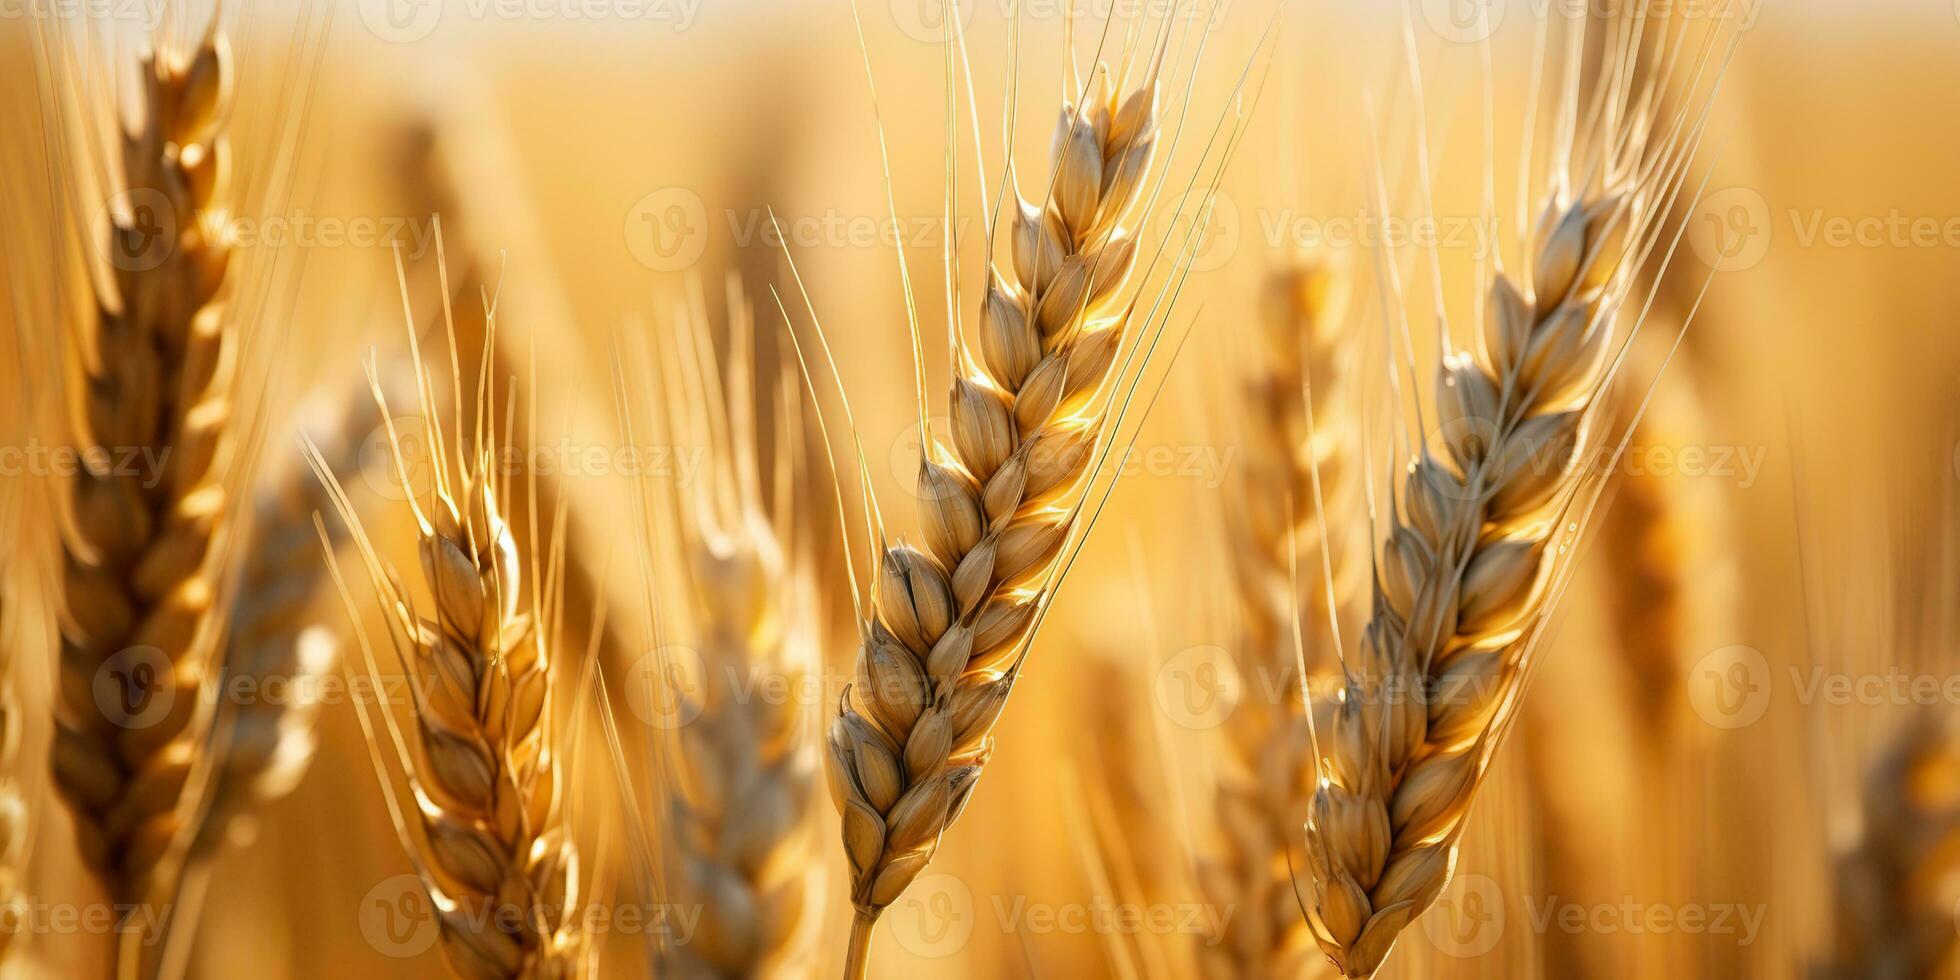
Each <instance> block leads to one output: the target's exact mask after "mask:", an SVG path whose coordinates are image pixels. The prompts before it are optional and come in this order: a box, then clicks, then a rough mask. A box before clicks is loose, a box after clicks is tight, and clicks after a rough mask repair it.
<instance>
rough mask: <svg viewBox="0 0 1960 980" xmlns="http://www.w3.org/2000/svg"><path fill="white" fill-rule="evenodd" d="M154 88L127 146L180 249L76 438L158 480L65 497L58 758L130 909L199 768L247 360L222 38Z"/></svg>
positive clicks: (93, 850)
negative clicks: (237, 345)
mask: <svg viewBox="0 0 1960 980" xmlns="http://www.w3.org/2000/svg"><path fill="white" fill-rule="evenodd" d="M143 77H144V88H143V102H144V108H145V110H146V111H145V113H144V118H143V120H142V122H141V124H140V126H139V127H138V128H137V129H135V130H134V131H133V132H131V133H128V134H127V135H126V139H125V142H124V145H123V159H124V169H125V176H126V177H127V180H128V182H129V186H131V187H134V188H138V189H141V190H143V191H146V192H149V193H152V194H154V195H156V200H160V201H162V202H164V203H165V204H166V205H167V207H168V209H169V213H168V214H166V215H165V216H164V217H165V218H166V219H170V220H174V222H175V224H174V227H175V229H176V230H177V232H178V236H177V238H176V240H175V241H174V242H170V243H167V245H166V248H167V249H168V254H167V256H165V257H164V258H163V260H162V261H161V262H160V263H159V264H157V265H155V267H154V268H139V266H141V265H145V264H147V263H123V266H125V267H123V268H119V269H118V270H117V272H116V275H115V277H114V290H113V292H114V295H113V296H111V295H108V294H107V292H106V290H105V291H103V292H102V294H101V295H99V296H98V298H97V305H98V309H99V315H98V316H97V317H96V318H95V319H94V320H93V321H92V323H91V326H92V330H91V331H90V333H89V335H88V336H86V337H85V338H84V339H83V341H82V342H83V344H84V349H85V355H84V356H85V361H84V365H83V371H84V374H85V377H84V379H83V380H84V382H85V384H84V386H83V390H82V391H81V393H80V404H79V405H77V406H75V413H74V420H73V432H74V439H75V443H76V446H77V448H78V449H79V450H82V451H83V452H84V453H85V458H90V457H93V458H96V459H98V460H100V459H104V458H106V459H109V460H117V459H126V457H124V456H122V455H121V453H119V452H118V450H120V451H122V452H123V453H126V452H128V451H130V450H136V449H142V450H150V451H153V452H154V453H155V454H156V455H155V458H156V459H158V460H160V461H161V471H160V472H155V473H151V472H148V469H149V468H148V467H133V468H132V467H127V466H103V467H92V468H90V469H89V470H88V471H85V472H80V473H77V474H76V475H75V476H74V477H72V478H71V479H70V480H69V481H68V487H67V493H66V505H67V514H66V517H67V521H66V526H65V528H64V534H63V549H64V553H65V557H66V567H65V574H64V576H63V580H62V588H63V599H64V610H65V616H64V617H63V619H62V639H61V656H60V697H59V701H58V705H57V718H56V730H55V739H54V747H53V753H52V754H53V767H54V781H55V786H56V788H57V790H58V791H59V792H60V793H61V795H62V798H63V799H64V800H65V802H66V803H67V804H68V808H69V810H70V812H71V814H72V815H73V816H74V819H75V829H76V837H77V840H78V842H79V844H80V846H81V850H82V855H83V858H84V860H85V861H86V863H87V864H88V866H89V868H90V869H91V870H93V871H94V872H95V874H96V875H97V876H98V877H99V878H100V879H101V880H102V882H103V883H104V885H105V886H106V887H107V888H108V889H109V890H110V892H111V893H112V894H113V895H114V896H116V900H118V901H132V900H139V899H140V898H141V897H142V896H143V895H144V893H145V891H146V890H147V888H148V886H149V884H150V883H151V878H152V876H153V873H154V872H155V871H156V870H157V866H158V864H159V862H160V861H161V860H162V859H163V857H164V856H165V855H166V853H167V852H168V851H169V849H170V847H171V846H172V842H173V841H174V839H175V837H176V835H177V832H178V821H179V818H178V816H177V814H176V813H175V810H176V806H177V803H178V798H179V796H180V794H181V793H182V792H183V790H184V787H185V783H186V780H187V778H188V777H189V774H190V772H191V769H192V766H193V763H194V762H195V761H196V759H197V740H198V735H197V733H196V732H195V731H193V730H192V729H193V728H195V727H196V726H194V725H192V721H193V719H194V716H195V714H196V711H195V709H196V706H197V704H198V700H199V698H198V692H199V687H200V685H201V684H202V683H203V682H204V679H205V677H206V674H207V671H208V667H209V665H208V663H207V662H206V661H207V659H208V658H209V656H210V650H209V649H208V646H209V644H208V642H207V637H208V636H209V635H211V632H212V630H213V627H214V624H213V623H212V617H214V616H216V615H218V612H217V610H216V609H215V608H214V603H215V601H216V594H217V586H216V582H215V581H214V575H215V571H214V568H213V563H212V562H210V561H209V560H208V559H209V558H210V557H211V556H212V554H213V551H214V549H213V546H212V542H213V540H214V538H215V537H216V536H217V535H218V534H219V533H220V531H221V528H222V524H223V522H224V520H225V518H226V509H227V506H228V500H227V498H228V492H227V489H226V487H225V483H224V481H223V475H224V472H225V468H226V466H227V463H228V459H229V456H230V454H231V439H232V429H233V427H232V419H231V414H232V405H231V402H230V400H229V399H228V396H227V389H228V384H229V376H230V372H231V370H232V365H231V363H230V362H231V360H232V359H233V358H234V357H235V356H236V352H234V351H230V350H228V348H229V347H230V345H231V342H232V338H233V335H234V329H233V327H232V326H231V324H230V322H229V321H230V317H229V316H227V313H226V302H225V299H224V298H223V295H224V294H223V290H224V286H225V283H226V269H227V266H228V264H229V259H230V249H229V248H228V247H227V245H226V243H225V242H224V241H223V240H222V239H218V238H208V237H205V235H204V234H203V225H202V224H201V223H200V220H199V219H200V216H202V215H207V214H211V213H214V211H215V210H216V209H219V208H221V207H222V206H223V205H224V204H225V202H226V200H227V195H228V192H229V188H228V186H227V167H228V162H227V161H228V155H229V148H228V142H227V136H226V126H225V116H226V109H227V106H228V104H229V99H230V88H231V55H230V51H229V48H228V47H227V45H226V42H225V38H224V35H223V34H221V33H219V32H218V30H217V28H216V25H215V23H214V24H213V26H212V29H211V30H210V31H209V32H207V33H206V34H205V36H204V38H203V40H202V41H201V42H200V43H199V44H198V45H197V46H196V47H195V49H194V50H192V51H191V52H190V53H189V54H188V56H182V57H180V56H176V55H173V54H172V53H171V52H169V51H159V52H157V53H155V54H152V55H150V56H148V57H147V58H146V62H145V66H144V71H143ZM140 217H143V216H142V215H119V216H117V217H116V218H115V221H114V224H113V226H112V228H111V238H112V241H111V244H110V247H111V248H114V249H121V253H120V254H122V255H127V256H136V255H141V254H143V253H144V250H145V239H144V236H145V235H147V234H150V232H149V231H148V230H146V229H144V228H142V227H139V226H138V225H137V224H136V221H137V220H138V218H140ZM151 217H153V216H151ZM104 452H106V453H107V454H108V455H107V456H106V457H103V456H101V455H99V454H101V453H104ZM105 681H107V682H113V683H119V684H121V685H123V686H122V688H121V690H120V691H119V692H117V694H118V696H120V697H122V698H123V699H124V703H123V704H122V705H121V706H120V707H121V708H126V709H128V710H127V711H122V712H121V713H120V715H119V714H118V711H117V710H114V709H113V708H112V707H111V706H109V705H104V704H100V703H99V702H98V697H97V695H98V693H100V689H99V687H98V685H100V684H103V683H104V682H105ZM151 708H160V709H161V711H160V712H152V711H150V710H149V709H151Z"/></svg>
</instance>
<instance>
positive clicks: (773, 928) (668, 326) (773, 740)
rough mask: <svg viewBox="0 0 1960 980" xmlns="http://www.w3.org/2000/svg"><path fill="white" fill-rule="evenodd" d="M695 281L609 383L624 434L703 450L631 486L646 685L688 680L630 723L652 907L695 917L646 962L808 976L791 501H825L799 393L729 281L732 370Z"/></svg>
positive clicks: (805, 546)
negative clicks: (763, 404) (649, 656)
mask: <svg viewBox="0 0 1960 980" xmlns="http://www.w3.org/2000/svg"><path fill="white" fill-rule="evenodd" d="M689 285H690V290H689V292H690V299H691V302H690V303H689V304H688V305H687V306H686V307H684V308H683V309H681V310H680V311H679V312H678V313H677V314H676V315H675V318H674V320H673V321H671V322H668V323H664V324H662V325H661V326H660V327H657V328H654V329H652V330H648V331H640V332H638V333H636V334H635V335H633V336H630V337H628V338H627V340H628V343H629V344H630V346H631V348H632V352H633V353H634V354H636V355H637V357H636V360H637V363H638V365H639V367H638V369H637V370H636V371H635V372H634V373H635V374H636V375H637V377H636V378H626V377H622V379H621V381H622V384H621V385H620V403H621V411H622V413H623V414H624V415H625V416H627V417H626V418H623V419H622V428H624V429H626V430H627V431H628V432H635V431H646V432H651V433H653V437H654V440H655V442H656V443H657V444H660V445H668V446H673V447H676V449H677V450H679V451H681V452H686V453H689V454H690V455H698V457H699V458H700V462H699V463H698V464H691V465H689V466H688V467H687V469H690V470H693V471H694V473H695V477H694V479H693V480H691V481H687V480H681V479H679V478H676V479H674V480H672V481H671V482H670V481H669V480H667V479H664V478H656V477H655V476H654V475H652V474H647V475H646V476H645V477H644V478H643V479H642V480H641V482H640V488H639V489H640V496H641V501H640V504H641V507H640V510H641V514H642V515H643V518H642V520H641V521H640V524H639V527H640V530H641V532H642V549H641V550H642V552H643V554H644V556H645V567H646V569H647V576H648V583H647V587H648V589H649V593H648V597H647V602H648V606H649V608H655V609H659V610H661V611H662V615H661V616H660V617H659V621H658V622H657V623H656V624H655V625H656V627H657V634H656V636H657V639H658V643H657V644H656V647H657V649H658V650H659V651H662V652H661V653H660V656H661V658H662V668H663V669H658V670H656V671H654V672H653V677H654V678H676V677H684V678H685V683H678V684H675V685H672V686H671V688H670V689H669V690H667V691H666V692H665V697H664V698H663V703H667V704H670V705H672V710H671V711H670V712H665V713H664V716H665V717H664V719H648V718H642V719H641V721H642V722H645V723H647V724H649V725H650V726H654V727H657V728H658V729H659V730H658V731H655V732H653V733H652V734H653V736H654V737H653V738H652V739H650V741H651V742H652V747H653V750H654V751H655V752H656V753H657V754H658V755H659V756H660V758H659V759H658V760H657V771H658V772H660V773H661V774H663V775H664V777H665V782H666V785H664V786H658V787H656V793H655V799H654V801H653V807H655V808H658V809H659V813H660V816H661V819H658V820H655V821H648V823H649V824H650V825H651V826H654V827H656V828H658V832H659V833H658V839H657V840H650V841H648V842H647V843H648V844H650V845H652V847H654V848H657V849H661V850H663V851H664V855H663V859H662V860H661V862H660V866H659V868H657V869H654V870H655V873H656V874H661V872H663V871H664V874H661V878H662V880H661V885H662V895H661V900H662V901H663V902H665V903H667V904H668V905H669V906H671V907H676V908H698V909H699V910H700V919H699V921H698V922H697V923H696V925H695V927H694V928H693V930H692V932H691V934H690V935H688V936H686V937H679V938H676V939H675V940H674V941H670V942H668V943H666V944H663V947H662V948H661V949H660V950H659V951H658V958H659V962H658V964H657V968H656V972H657V973H659V974H660V975H663V976H676V977H735V976H774V975H779V974H789V973H807V972H808V971H809V970H811V969H812V968H813V967H814V965H815V961H814V957H815V952H816V950H815V939H816V930H817V928H818V927H819V926H820V925H821V922H822V918H823V915H822V909H823V903H822V898H821V894H822V886H823V879H824V876H823V874H822V873H821V870H817V869H812V867H811V863H810V862H811V861H812V859H813V857H814V855H813V854H812V853H811V852H812V842H813V837H814V831H815V817H816V813H815V809H814V808H815V805H816V799H817V792H818V789H817V781H816V772H817V753H816V741H817V729H816V718H815V715H816V712H815V706H814V704H813V703H812V701H811V699H810V698H809V697H808V694H807V692H808V690H809V682H810V681H811V680H813V679H814V676H815V672H816V669H817V655H818V644H819V642H820V638H821V635H822V624H821V623H820V622H819V621H818V618H817V615H816V609H815V605H814V591H815V583H814V580H813V559H814V556H813V554H812V549H811V542H810V540H809V539H808V537H807V535H805V534H803V533H802V531H801V528H802V525H803V523H804V517H803V515H802V514H801V513H800V510H801V507H802V505H800V504H799V503H798V501H799V500H808V499H813V498H814V499H821V497H816V496H815V495H811V494H809V493H808V492H807V487H806V486H805V484H806V483H807V481H806V480H805V479H803V477H802V475H801V474H799V473H798V472H797V469H798V465H797V464H796V462H795V461H796V460H798V459H800V458H801V457H802V456H803V452H804V451H803V448H802V447H801V445H800V442H799V440H800V438H801V436H800V431H799V430H800V428H801V425H802V410H801V405H800V398H801V395H802V393H801V390H800V388H798V387H796V386H794V385H790V384H786V383H776V384H771V385H761V384H758V378H757V375H756V367H755V358H754V349H753V345H754V332H755V317H754V315H753V312H752V310H751V307H750V305H749V300H748V298H747V296H746V295H745V294H744V293H743V292H742V290H741V287H740V285H739V283H737V282H736V281H735V280H734V279H733V278H732V277H731V278H730V280H729V284H728V289H727V307H728V319H727V330H726V335H727V338H728V347H729V356H728V358H727V361H726V363H725V364H724V363H723V361H722V359H721V358H720V357H718V356H717V354H716V352H715V344H714V340H713V338H712V337H711V336H710V331H709V330H708V319H709V315H708V312H707V308H706V307H707V304H706V301H705V297H704V296H703V295H702V291H701V288H700V285H699V282H698V281H693V282H690V284H689ZM781 380H782V379H779V382H780V381H781ZM640 392H656V393H658V394H656V395H655V396H654V397H653V398H651V399H646V398H644V397H643V396H641V395H639V394H637V393H640ZM758 392H762V393H764V394H765V397H771V398H773V402H774V404H775V405H776V406H777V412H776V417H777V419H778V421H777V424H776V431H777V433H778V434H779V438H778V439H777V441H776V448H775V452H774V453H773V454H765V452H764V451H763V449H762V448H761V445H760V441H759V439H758V434H757V425H756V417H757V415H758V411H757V408H756V405H757V402H758V400H759V399H758ZM765 467H767V468H770V469H773V470H774V472H773V474H772V477H773V485H774V487H775V488H776V492H775V494H774V495H773V500H771V499H769V498H768V497H766V496H765V492H764V489H763V488H764V479H763V470H764V468H765ZM663 570H664V571H665V574H662V573H663ZM683 661H685V662H683ZM668 699H671V700H668ZM657 721H664V724H659V725H656V724H655V723H656V722H657Z"/></svg>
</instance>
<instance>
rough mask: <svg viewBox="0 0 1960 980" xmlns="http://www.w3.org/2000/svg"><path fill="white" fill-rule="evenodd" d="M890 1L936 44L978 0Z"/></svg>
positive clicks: (903, 19) (899, 16)
mask: <svg viewBox="0 0 1960 980" xmlns="http://www.w3.org/2000/svg"><path fill="white" fill-rule="evenodd" d="M1956 2H1960V0H1956ZM891 4H892V21H893V23H896V24H897V25H898V29H899V31H900V32H902V33H903V34H904V35H905V36H906V37H909V38H911V39H912V40H914V41H924V42H925V43H927V44H937V43H939V42H941V41H944V40H946V39H947V38H949V37H952V36H953V30H952V18H953V17H954V16H958V17H959V19H960V22H959V23H960V29H961V30H964V29H966V28H967V27H969V26H971V25H972V23H973V12H974V11H975V10H977V9H979V6H980V0H966V2H965V3H961V2H960V0H891Z"/></svg>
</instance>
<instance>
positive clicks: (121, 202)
mask: <svg viewBox="0 0 1960 980" xmlns="http://www.w3.org/2000/svg"><path fill="white" fill-rule="evenodd" d="M96 225H97V228H98V230H99V231H100V232H101V233H102V234H103V235H104V236H106V237H105V239H104V240H105V241H107V242H108V245H109V264H110V265H113V266H115V267H116V268H117V269H120V270H122V271H124V272H149V271H151V270H153V269H155V268H156V267H158V266H160V265H162V264H163V263H165V262H166V261H169V259H170V256H171V255H172V254H174V253H175V252H176V251H177V209H176V208H175V207H173V206H172V205H171V203H170V198H169V197H168V196H167V195H165V194H164V193H163V192H162V191H160V190H156V189H154V188H150V187H132V188H130V189H128V190H125V191H121V192H118V193H116V194H114V195H112V196H111V197H110V198H109V199H108V200H106V201H103V202H102V207H101V209H100V210H99V211H98V212H97V213H96Z"/></svg>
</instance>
